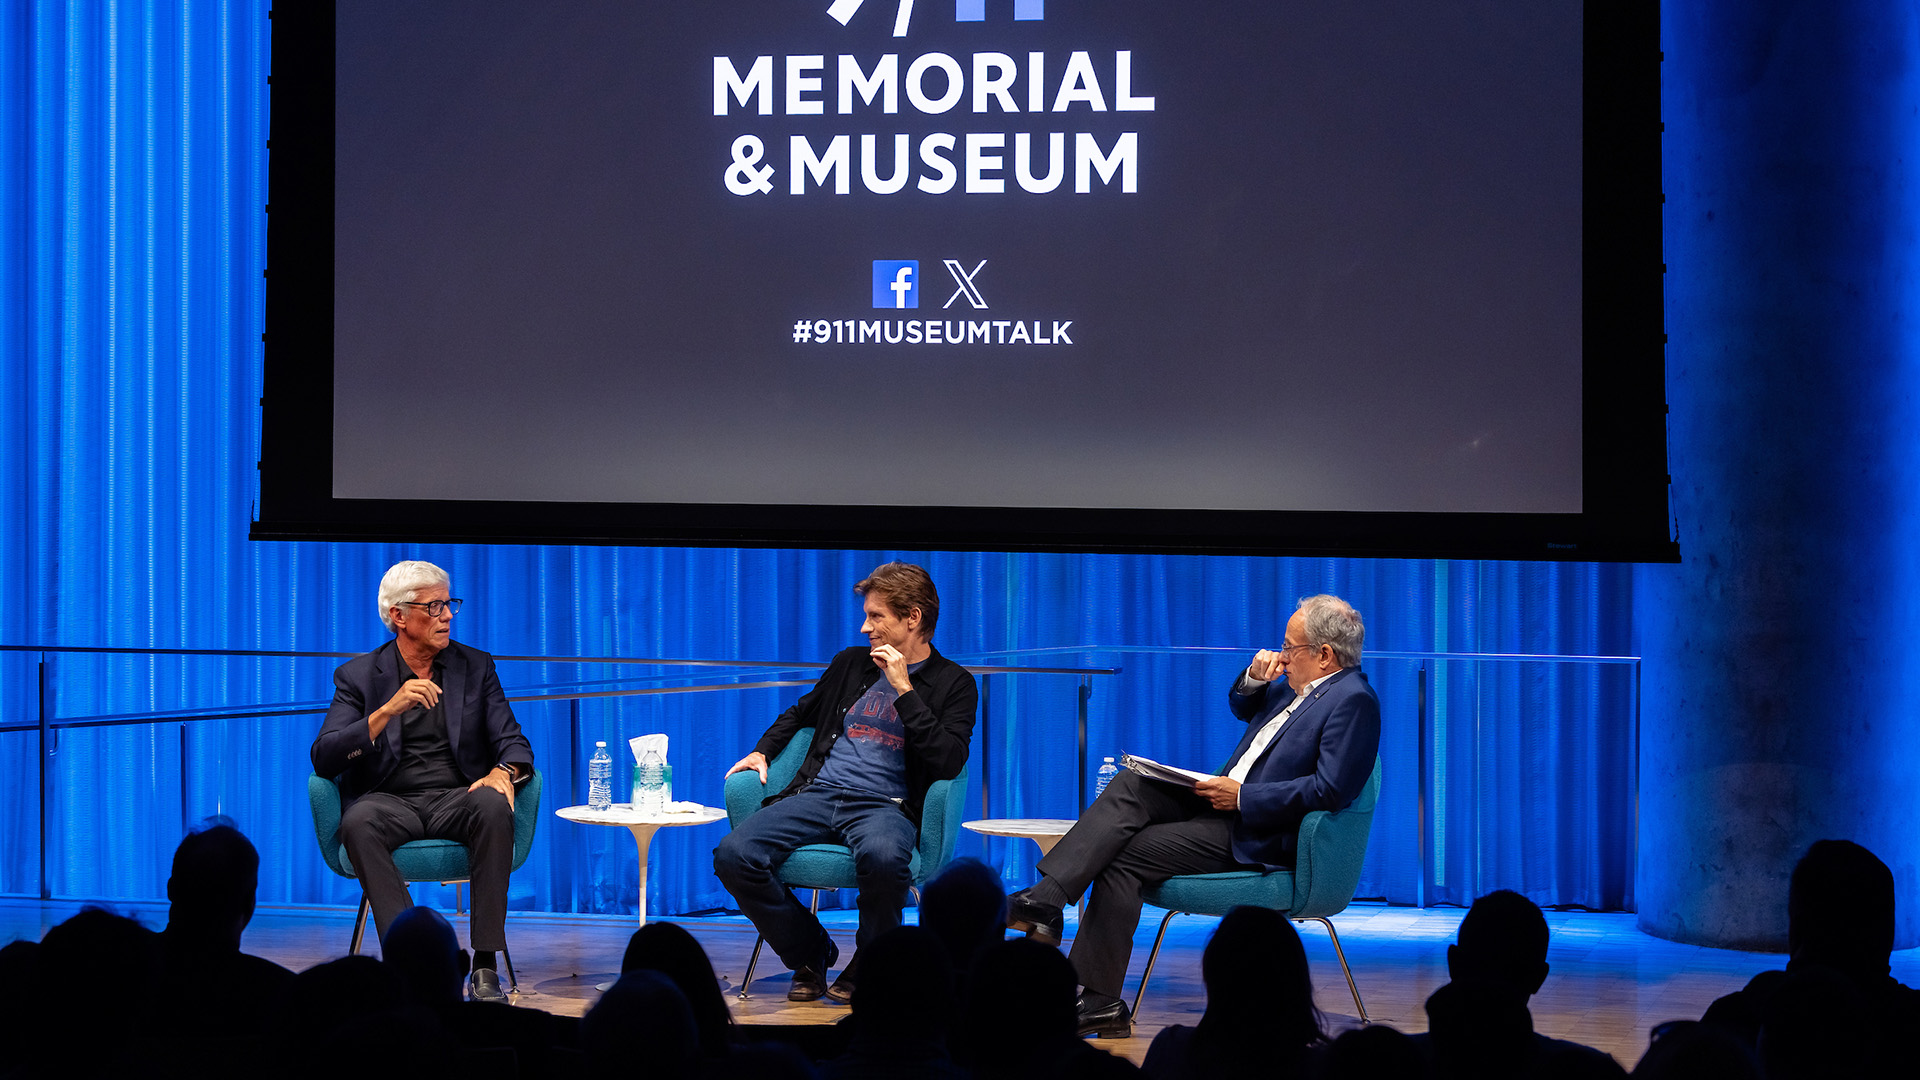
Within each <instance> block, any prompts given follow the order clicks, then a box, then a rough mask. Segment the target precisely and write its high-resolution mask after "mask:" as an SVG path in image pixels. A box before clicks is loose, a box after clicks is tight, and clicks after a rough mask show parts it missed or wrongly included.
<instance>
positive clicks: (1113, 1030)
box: [1074, 997, 1133, 1039]
mask: <svg viewBox="0 0 1920 1080" xmlns="http://www.w3.org/2000/svg"><path fill="white" fill-rule="evenodd" d="M1074 1012H1075V1014H1076V1015H1075V1020H1076V1021H1077V1023H1078V1028H1077V1030H1076V1031H1075V1032H1074V1033H1075V1034H1077V1035H1083V1036H1084V1035H1092V1036H1094V1037H1095V1038H1100V1039H1131V1038H1133V1010H1132V1009H1129V1008H1127V1003H1126V1002H1125V1001H1124V1000H1121V999H1117V998H1116V999H1115V1000H1114V1001H1113V1003H1112V1004H1109V1005H1102V1006H1100V1007H1099V1008H1091V1009H1090V1008H1088V1007H1087V1002H1086V999H1085V998H1084V997H1083V998H1081V999H1080V1000H1079V1001H1077V1002H1075V1009H1074Z"/></svg>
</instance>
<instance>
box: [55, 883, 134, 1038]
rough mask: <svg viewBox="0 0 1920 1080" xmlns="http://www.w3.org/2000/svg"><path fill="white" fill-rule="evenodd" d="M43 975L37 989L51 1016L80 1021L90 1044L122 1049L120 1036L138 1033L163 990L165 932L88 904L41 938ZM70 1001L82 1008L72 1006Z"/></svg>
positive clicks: (65, 1021) (63, 1022)
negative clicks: (108, 993)
mask: <svg viewBox="0 0 1920 1080" xmlns="http://www.w3.org/2000/svg"><path fill="white" fill-rule="evenodd" d="M40 979H41V981H40V984H39V985H38V986H36V987H34V988H33V992H34V993H35V994H42V995H45V998H46V1000H47V1001H48V1002H49V1014H48V1016H49V1019H51V1020H53V1021H54V1022H55V1023H56V1025H66V1024H74V1025H78V1026H80V1027H81V1028H82V1029H83V1030H84V1031H85V1036H84V1038H85V1040H86V1041H87V1043H88V1044H89V1045H95V1044H97V1045H98V1046H99V1047H100V1048H101V1049H103V1050H117V1049H119V1048H120V1043H119V1042H116V1040H120V1041H122V1042H123V1041H124V1040H126V1039H128V1038H130V1037H131V1036H132V1033H133V1032H134V1031H135V1030H137V1028H138V1027H139V1025H140V1023H141V1021H142V1016H141V1012H142V1010H143V1009H144V1008H145V1006H146V1004H147V1003H149V1002H151V1001H153V1000H155V995H156V994H157V993H158V992H159V991H160V989H161V988H160V986H159V985H158V984H159V982H160V938H159V935H158V934H155V933H154V932H153V931H151V930H149V929H147V928H146V927H144V926H141V925H140V924H139V923H137V922H135V921H133V920H132V919H129V918H127V917H126V916H124V915H116V914H114V913H113V912H111V911H107V910H106V909H104V908H97V907H89V908H86V909H84V910H82V911H81V912H80V913H79V914H77V915H75V916H74V917H73V918H71V919H68V920H67V921H65V922H63V923H61V924H60V925H58V926H55V927H54V928H53V929H51V930H48V931H47V933H46V935H45V936H44V937H42V938H41V939H40ZM103 982H104V983H106V984H108V985H110V986H111V987H112V991H113V992H112V1002H113V1007H111V1008H107V1007H102V1006H104V1005H105V1004H106V1003H107V1000H108V999H106V998H103V997H102V995H101V985H102V983H103ZM69 1003H71V1004H74V1005H79V1006H80V1007H79V1008H74V1009H72V1010H71V1011H69V1008H68V1005H69ZM84 1003H93V1007H92V1008H88V1007H87V1006H86V1004H84ZM50 1037H51V1036H50Z"/></svg>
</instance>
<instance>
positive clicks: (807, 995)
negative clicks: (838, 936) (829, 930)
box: [787, 938, 840, 1001]
mask: <svg viewBox="0 0 1920 1080" xmlns="http://www.w3.org/2000/svg"><path fill="white" fill-rule="evenodd" d="M838 959H840V947H839V946H838V945H835V944H834V943H833V939H832V938H828V939H827V948H826V951H825V952H823V953H821V954H820V960H819V962H818V963H817V964H804V965H802V966H800V967H799V968H797V969H795V970H794V973H793V985H792V986H789V987H787V1000H788V1001H818V1000H819V999H820V996H821V995H822V994H825V993H826V992H827V970H828V969H829V968H831V967H833V962H834V961H835V960H838Z"/></svg>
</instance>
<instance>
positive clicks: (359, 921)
mask: <svg viewBox="0 0 1920 1080" xmlns="http://www.w3.org/2000/svg"><path fill="white" fill-rule="evenodd" d="M372 910H373V901H372V900H369V899H367V894H366V893H364V892H363V893H361V894H360V914H359V916H358V917H357V918H355V919H354V920H353V943H352V944H350V945H348V946H347V955H348V956H359V955H360V940H361V939H362V938H364V937H366V936H367V912H369V911H372Z"/></svg>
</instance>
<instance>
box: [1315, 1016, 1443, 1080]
mask: <svg viewBox="0 0 1920 1080" xmlns="http://www.w3.org/2000/svg"><path fill="white" fill-rule="evenodd" d="M1432 1075H1433V1066H1432V1064H1431V1063H1430V1062H1428V1061H1427V1055H1426V1054H1425V1053H1423V1052H1422V1051H1421V1049H1420V1046H1419V1044H1418V1043H1416V1042H1414V1041H1413V1039H1412V1038H1410V1037H1409V1036H1407V1035H1403V1034H1401V1033H1400V1032H1399V1031H1396V1030H1394V1029H1393V1028H1390V1027H1387V1026H1386V1025H1385V1024H1371V1025H1369V1026H1367V1027H1359V1028H1354V1029H1353V1030H1351V1031H1344V1032H1341V1034H1340V1037H1339V1038H1337V1039H1335V1040H1333V1042H1332V1043H1331V1044H1330V1045H1329V1046H1328V1047H1327V1052H1326V1056H1325V1057H1323V1058H1321V1061H1320V1072H1319V1076H1320V1080H1422V1078H1424V1077H1429V1076H1432Z"/></svg>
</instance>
